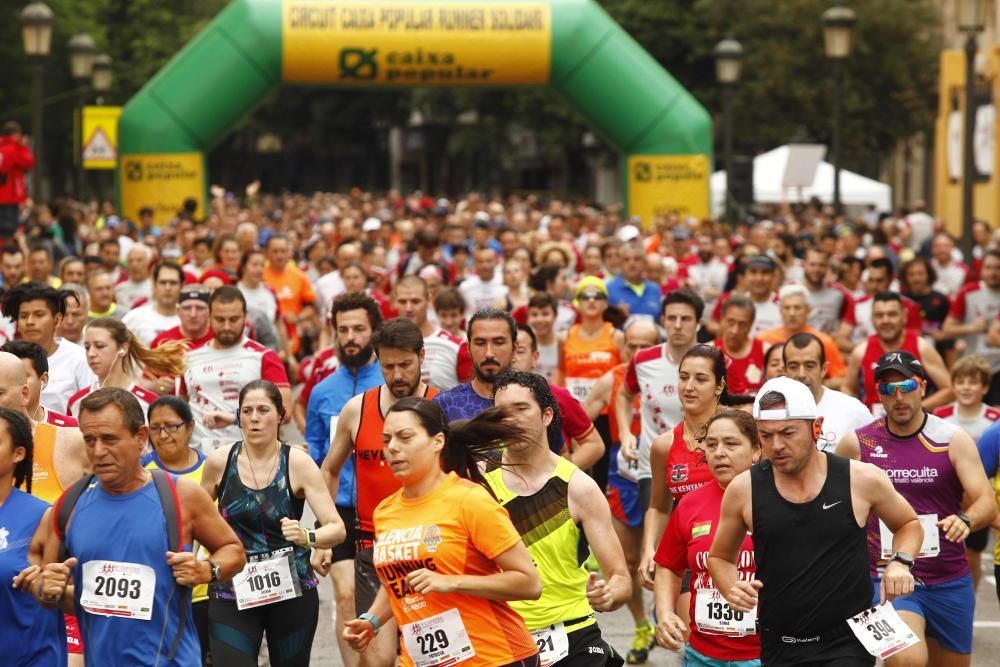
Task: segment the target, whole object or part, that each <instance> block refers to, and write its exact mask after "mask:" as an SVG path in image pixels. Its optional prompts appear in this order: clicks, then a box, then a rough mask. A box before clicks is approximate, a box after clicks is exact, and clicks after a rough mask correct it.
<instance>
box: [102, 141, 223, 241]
mask: <svg viewBox="0 0 1000 667" xmlns="http://www.w3.org/2000/svg"><path fill="white" fill-rule="evenodd" d="M119 183H120V187H121V202H122V215H124V216H126V217H128V218H131V219H133V220H137V219H138V218H139V210H140V209H142V208H145V207H147V206H148V207H150V208H152V209H153V221H154V222H155V223H156V224H157V225H160V226H162V225H166V224H168V223H169V222H170V221H171V220H172V219H173V218H174V217H175V216H176V215H177V213H178V211H180V210H181V207H182V205H183V204H184V200H185V199H188V198H189V197H190V198H193V199H194V200H195V201H196V202H198V208H197V209H196V213H195V215H196V216H199V217H203V216H204V215H205V189H204V188H205V158H204V155H203V154H201V153H198V152H192V153H142V154H132V155H123V156H122V160H121V174H120V177H119Z"/></svg>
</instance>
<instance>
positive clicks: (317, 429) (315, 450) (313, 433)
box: [303, 396, 330, 465]
mask: <svg viewBox="0 0 1000 667" xmlns="http://www.w3.org/2000/svg"><path fill="white" fill-rule="evenodd" d="M322 399H323V397H322V396H313V397H312V398H311V399H310V400H309V407H308V408H306V432H305V433H304V434H303V437H304V438H305V441H306V445H308V446H309V456H311V457H312V459H313V461H315V462H316V465H323V459H324V458H326V452H327V450H328V449H329V448H330V420H329V417H327V416H326V415H325V414H324V412H323V410H322V409H321V407H322V406H321V405H320V403H321V402H322Z"/></svg>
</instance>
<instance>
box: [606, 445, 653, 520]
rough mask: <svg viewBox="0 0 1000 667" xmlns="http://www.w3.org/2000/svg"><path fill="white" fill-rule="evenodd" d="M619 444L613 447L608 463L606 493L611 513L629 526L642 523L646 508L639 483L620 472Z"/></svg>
mask: <svg viewBox="0 0 1000 667" xmlns="http://www.w3.org/2000/svg"><path fill="white" fill-rule="evenodd" d="M617 461H618V445H614V446H613V447H612V448H611V461H610V463H609V465H608V488H607V491H605V495H607V497H608V504H609V505H611V514H612V516H614V517H615V518H616V519H618V520H619V521H621V522H622V523H624V524H625V525H626V526H628V527H629V528H638V527H639V526H641V525H642V519H643V514H645V508H644V507H643V506H642V498H641V496H640V494H639V484H638V483H637V482H633V481H632V480H630V479H625V478H624V477H622V476H621V475H619V474H618V463H617Z"/></svg>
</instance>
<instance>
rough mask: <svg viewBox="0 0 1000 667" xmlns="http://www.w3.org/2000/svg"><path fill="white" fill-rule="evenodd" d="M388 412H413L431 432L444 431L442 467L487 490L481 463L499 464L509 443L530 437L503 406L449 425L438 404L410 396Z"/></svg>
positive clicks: (394, 405) (434, 433) (431, 433)
mask: <svg viewBox="0 0 1000 667" xmlns="http://www.w3.org/2000/svg"><path fill="white" fill-rule="evenodd" d="M389 412H412V413H413V414H415V415H416V416H417V420H418V421H419V422H420V425H421V426H422V427H423V428H424V430H425V431H427V434H428V435H430V436H435V435H437V434H438V433H443V434H444V449H442V450H441V469H442V470H444V471H445V472H455V473H457V474H458V475H459V476H460V477H464V478H465V479H468V480H471V481H473V482H476V483H477V484H480V485H482V486H483V487H485V488H486V490H487V491H489V490H490V489H489V485H488V484H487V483H486V479H485V478H484V477H483V473H482V471H481V470H480V468H479V464H480V463H487V464H490V465H493V464H496V463H497V456H496V453H497V452H499V451H501V450H502V449H503V448H504V447H506V446H507V444H508V443H511V442H524V441H526V440H528V436H527V434H526V433H525V432H524V430H523V429H521V428H520V427H519V426H517V425H516V424H514V423H513V422H511V421H510V420H509V418H508V414H507V411H506V410H504V409H502V408H489V409H488V410H484V411H483V412H481V413H479V414H478V415H476V416H475V417H473V418H472V419H463V420H460V421H455V422H452V423H451V424H449V423H448V421H447V419H446V418H445V415H444V411H443V410H442V409H441V406H439V405H438V404H437V403H435V402H434V401H430V400H427V399H425V398H415V397H412V396H408V397H406V398H401V399H399V400H398V401H396V402H395V403H393V405H392V407H391V408H389ZM490 493H491V494H492V491H491V492H490Z"/></svg>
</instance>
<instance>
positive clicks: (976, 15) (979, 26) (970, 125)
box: [958, 0, 983, 262]
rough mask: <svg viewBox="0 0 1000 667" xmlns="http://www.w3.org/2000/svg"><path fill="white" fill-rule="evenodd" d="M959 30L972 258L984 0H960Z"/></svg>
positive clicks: (965, 230)
mask: <svg viewBox="0 0 1000 667" xmlns="http://www.w3.org/2000/svg"><path fill="white" fill-rule="evenodd" d="M958 29H959V30H961V31H962V32H964V33H965V128H964V131H963V136H962V252H963V254H964V255H965V261H967V262H971V261H972V247H973V244H974V243H973V240H972V221H973V204H974V203H975V202H974V191H973V187H974V185H975V155H974V154H973V147H972V140H973V133H974V132H975V130H976V127H975V125H976V105H975V103H974V100H973V99H972V98H973V96H974V95H975V83H976V35H978V34H979V33H980V32H982V31H983V3H982V0H959V2H958Z"/></svg>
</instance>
